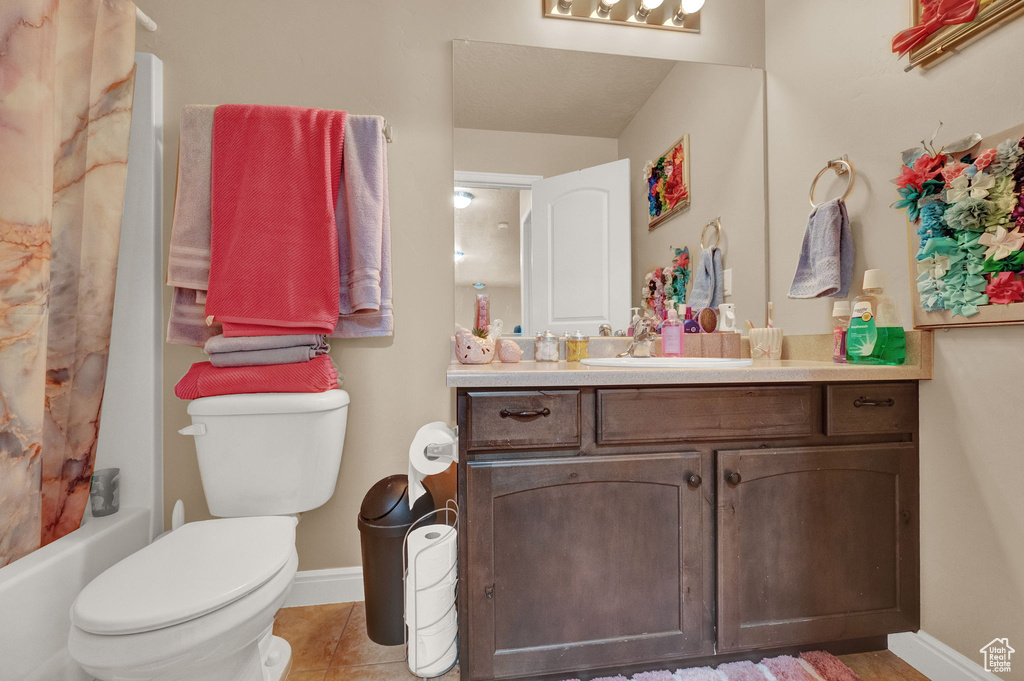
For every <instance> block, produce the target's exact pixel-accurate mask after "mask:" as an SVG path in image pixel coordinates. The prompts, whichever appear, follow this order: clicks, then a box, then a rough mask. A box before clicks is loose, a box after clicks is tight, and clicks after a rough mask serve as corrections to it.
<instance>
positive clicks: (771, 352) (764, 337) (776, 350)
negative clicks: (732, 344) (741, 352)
mask: <svg viewBox="0 0 1024 681" xmlns="http://www.w3.org/2000/svg"><path fill="white" fill-rule="evenodd" d="M750 357H751V358H752V359H782V329H779V328H775V327H772V328H762V329H751V330H750Z"/></svg>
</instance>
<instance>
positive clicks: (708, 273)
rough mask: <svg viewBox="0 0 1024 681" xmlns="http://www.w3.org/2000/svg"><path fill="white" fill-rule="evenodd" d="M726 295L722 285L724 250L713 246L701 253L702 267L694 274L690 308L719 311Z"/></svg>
mask: <svg viewBox="0 0 1024 681" xmlns="http://www.w3.org/2000/svg"><path fill="white" fill-rule="evenodd" d="M724 295H725V285H724V284H723V283H722V250H721V249H720V248H716V247H715V246H712V247H711V248H705V249H704V250H703V251H701V252H700V265H699V266H698V267H697V268H696V271H695V272H694V273H693V290H692V291H690V302H689V305H690V307H692V308H694V309H700V308H702V307H713V308H715V309H718V306H719V305H721V304H722V300H723V297H724Z"/></svg>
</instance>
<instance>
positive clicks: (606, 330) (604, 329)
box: [597, 324, 612, 336]
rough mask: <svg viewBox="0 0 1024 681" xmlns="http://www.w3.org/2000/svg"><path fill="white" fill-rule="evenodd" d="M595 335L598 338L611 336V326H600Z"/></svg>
mask: <svg viewBox="0 0 1024 681" xmlns="http://www.w3.org/2000/svg"><path fill="white" fill-rule="evenodd" d="M597 334H598V335H599V336H610V335H612V325H611V324H602V325H601V326H599V327H597Z"/></svg>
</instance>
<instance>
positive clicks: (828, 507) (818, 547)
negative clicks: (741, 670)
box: [716, 442, 918, 651]
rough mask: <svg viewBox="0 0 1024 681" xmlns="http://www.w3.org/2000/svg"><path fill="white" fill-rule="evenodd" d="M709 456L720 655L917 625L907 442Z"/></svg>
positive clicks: (912, 452) (913, 495)
mask: <svg viewBox="0 0 1024 681" xmlns="http://www.w3.org/2000/svg"><path fill="white" fill-rule="evenodd" d="M717 458H718V471H719V475H718V476H717V478H716V485H717V499H718V504H717V506H718V508H717V513H716V519H717V529H718V533H717V534H718V648H719V650H722V651H736V650H746V649H751V648H774V647H778V646H785V645H793V644H800V643H809V642H814V641H831V640H835V639H840V638H859V637H863V636H870V635H873V634H878V633H888V632H896V631H906V630H909V629H914V628H916V624H917V550H918V542H917V522H916V512H917V449H916V447H915V445H914V444H912V443H907V442H903V443H886V444H870V445H857V446H848V447H841V446H833V447H801V448H793V449H776V450H772V449H757V450H738V451H725V452H718V453H717Z"/></svg>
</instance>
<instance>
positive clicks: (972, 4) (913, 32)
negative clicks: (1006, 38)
mask: <svg viewBox="0 0 1024 681" xmlns="http://www.w3.org/2000/svg"><path fill="white" fill-rule="evenodd" d="M921 7H922V11H921V23H919V24H918V25H917V26H912V27H911V28H908V29H907V30H905V31H900V32H899V33H897V34H896V36H895V37H894V38H893V39H892V51H893V52H895V53H896V54H898V55H900V56H901V57H902V56H903V55H905V54H906V53H907V52H910V50H912V49H914V48H915V47H917V46H918V45H920V44H921V43H923V42H924V41H925V40H926V39H927V38H928V36H930V35H931V34H932V33H935V32H936V31H937V30H939V29H940V28H942V27H943V26H952V25H954V24H966V23H967V22H969V21H974V17H976V16H977V15H978V0H921Z"/></svg>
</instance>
